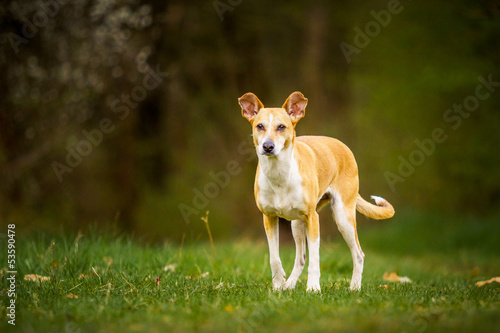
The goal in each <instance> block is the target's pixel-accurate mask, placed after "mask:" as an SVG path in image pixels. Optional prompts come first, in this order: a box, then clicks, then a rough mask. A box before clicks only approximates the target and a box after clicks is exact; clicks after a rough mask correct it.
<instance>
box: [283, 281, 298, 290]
mask: <svg viewBox="0 0 500 333" xmlns="http://www.w3.org/2000/svg"><path fill="white" fill-rule="evenodd" d="M296 284H297V280H291V279H288V281H286V282H285V284H284V285H283V289H284V290H292V289H295V285H296Z"/></svg>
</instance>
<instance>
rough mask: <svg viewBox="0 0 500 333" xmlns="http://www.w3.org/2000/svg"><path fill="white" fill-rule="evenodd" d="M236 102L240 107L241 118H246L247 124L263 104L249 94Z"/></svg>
mask: <svg viewBox="0 0 500 333" xmlns="http://www.w3.org/2000/svg"><path fill="white" fill-rule="evenodd" d="M238 102H239V103H240V105H241V114H242V116H243V117H245V118H247V119H248V121H249V122H252V121H253V119H254V118H255V116H256V115H257V113H259V110H260V109H262V108H263V107H264V104H262V102H261V101H259V99H258V98H257V96H255V95H254V94H253V93H251V92H249V93H246V94H245V95H243V96H241V97H240V98H238Z"/></svg>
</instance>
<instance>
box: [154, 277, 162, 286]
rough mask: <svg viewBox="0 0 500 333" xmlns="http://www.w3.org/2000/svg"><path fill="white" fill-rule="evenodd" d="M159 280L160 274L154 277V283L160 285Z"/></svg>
mask: <svg viewBox="0 0 500 333" xmlns="http://www.w3.org/2000/svg"><path fill="white" fill-rule="evenodd" d="M160 281H161V275H160V276H157V277H155V284H156V285H157V286H158V287H159V286H160Z"/></svg>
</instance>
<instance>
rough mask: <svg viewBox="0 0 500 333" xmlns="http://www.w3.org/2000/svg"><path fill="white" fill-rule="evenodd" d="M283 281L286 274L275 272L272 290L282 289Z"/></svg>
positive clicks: (284, 281)
mask: <svg viewBox="0 0 500 333" xmlns="http://www.w3.org/2000/svg"><path fill="white" fill-rule="evenodd" d="M285 283H286V275H285V274H284V273H283V274H277V276H275V277H274V278H273V290H274V291H280V290H283V287H284V285H285Z"/></svg>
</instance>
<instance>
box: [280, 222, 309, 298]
mask: <svg viewBox="0 0 500 333" xmlns="http://www.w3.org/2000/svg"><path fill="white" fill-rule="evenodd" d="M292 235H293V239H294V240H295V264H294V266H293V270H292V273H291V274H290V276H289V277H288V280H287V281H286V283H285V285H284V286H283V287H284V289H293V288H295V285H296V284H297V280H298V279H299V276H300V274H301V273H302V270H303V269H304V265H305V264H306V226H305V223H304V221H301V220H293V221H292Z"/></svg>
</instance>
